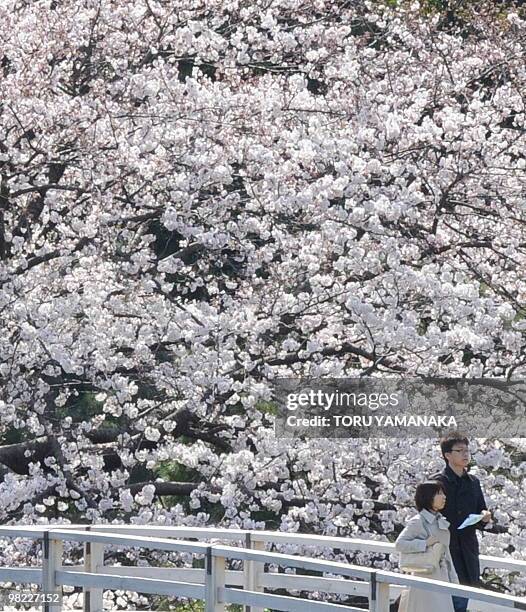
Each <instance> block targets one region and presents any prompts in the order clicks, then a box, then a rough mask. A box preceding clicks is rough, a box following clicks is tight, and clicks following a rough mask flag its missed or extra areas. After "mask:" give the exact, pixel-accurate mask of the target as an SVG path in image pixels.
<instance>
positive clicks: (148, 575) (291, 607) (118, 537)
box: [0, 525, 526, 612]
mask: <svg viewBox="0 0 526 612" xmlns="http://www.w3.org/2000/svg"><path fill="white" fill-rule="evenodd" d="M6 537H13V538H30V539H33V540H38V541H41V542H42V550H43V563H42V566H41V567H3V568H0V582H13V583H16V584H36V585H40V587H41V591H42V592H43V593H49V594H52V593H60V592H61V589H62V586H63V585H69V586H74V587H79V588H81V589H82V590H83V593H84V612H102V610H103V591H104V590H125V591H132V592H137V593H144V594H157V595H164V596H168V597H174V598H175V597H184V598H190V599H200V600H203V601H204V602H205V610H206V612H219V611H224V610H225V605H226V604H229V603H231V604H241V605H244V606H247V608H246V609H250V612H262V611H263V609H264V608H272V609H275V610H285V611H291V612H293V611H297V612H305V610H306V609H308V610H309V612H310V611H312V612H329V611H333V612H336V611H340V612H344V611H346V612H353V611H354V612H359V611H363V608H356V607H349V606H347V605H340V604H334V603H329V602H321V601H314V600H312V599H302V598H299V597H290V596H284V595H276V594H272V593H268V592H265V591H264V589H270V590H272V589H284V590H289V591H290V590H294V591H311V592H312V591H319V592H325V593H334V594H340V595H355V596H356V595H357V596H361V597H364V598H366V599H367V600H368V608H367V609H368V610H370V611H371V612H388V611H389V604H390V601H391V600H392V599H394V598H395V597H396V596H397V595H398V594H399V593H400V591H401V590H402V589H403V588H407V587H418V588H421V589H424V590H426V591H433V592H440V593H444V594H446V593H447V594H449V595H458V596H461V597H467V598H469V600H470V609H475V610H488V611H489V610H490V611H492V612H496V611H497V610H506V609H515V610H517V609H519V610H526V598H519V597H514V596H511V595H503V594H500V593H495V592H492V591H488V590H485V589H477V588H473V587H467V586H461V585H453V584H451V583H448V582H440V581H436V580H430V579H428V578H421V577H414V576H408V575H404V574H400V573H396V572H388V571H381V570H376V569H372V568H367V567H362V566H358V565H350V564H348V563H341V562H336V561H325V560H319V559H312V558H308V557H301V556H297V555H286V554H281V553H274V552H266V551H265V545H266V544H269V543H273V544H297V545H307V546H318V547H325V548H333V549H334V548H337V549H339V550H348V551H362V552H373V553H374V552H376V553H384V554H389V553H393V552H395V549H394V545H393V544H389V543H387V542H378V541H374V540H357V539H347V538H334V537H327V536H311V535H302V534H296V533H285V532H270V531H244V530H237V529H206V528H187V527H157V526H147V527H145V526H142V525H140V526H139V525H136V526H134V525H92V526H87V525H57V526H52V525H50V526H46V527H45V528H43V527H42V526H38V527H37V526H18V527H15V526H13V527H0V538H6ZM174 538H178V539H174ZM183 538H190V539H194V540H195V539H197V540H207V539H208V540H210V539H211V540H216V541H217V540H222V541H227V542H232V543H233V542H237V543H239V542H241V544H242V546H244V547H243V548H240V547H234V546H225V545H219V544H213V543H205V542H202V541H197V542H195V541H184V540H183ZM65 541H69V542H80V543H82V544H83V545H84V564H83V565H81V566H71V565H64V564H63V562H64V559H63V542H65ZM108 546H118V547H134V548H141V549H148V550H157V551H166V552H170V551H171V552H179V553H187V554H191V555H201V556H204V558H205V568H204V569H198V568H160V567H131V566H130V567H129V566H109V565H105V563H104V548H105V547H108ZM232 559H235V560H239V561H242V564H243V570H242V571H229V570H227V569H226V565H227V561H228V560H232ZM265 564H271V565H278V566H280V567H283V568H294V569H296V570H309V571H315V572H320V573H324V574H330V575H331V576H330V577H328V576H323V577H318V576H312V575H302V574H281V573H276V572H269V571H265ZM481 565H482V567H490V568H496V569H504V570H508V571H510V572H526V561H514V560H510V559H504V558H499V557H487V556H481ZM472 603H474V604H475V607H474V608H473V607H472V605H471V604H472ZM248 607H249V608H248ZM44 609H45V610H46V612H58V610H60V606H58V605H55V604H53V603H49V604H45V605H44Z"/></svg>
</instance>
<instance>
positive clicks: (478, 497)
mask: <svg viewBox="0 0 526 612" xmlns="http://www.w3.org/2000/svg"><path fill="white" fill-rule="evenodd" d="M440 450H441V451H442V457H443V458H444V461H445V462H446V468H445V469H444V470H443V471H442V472H439V473H438V474H435V475H433V476H432V477H431V479H432V480H438V481H440V482H441V483H442V484H443V486H444V489H445V492H446V497H447V499H446V505H445V506H444V508H443V510H441V513H442V515H443V516H445V517H446V519H447V520H448V521H449V530H450V532H451V540H450V544H449V549H450V551H451V557H452V558H453V564H454V566H455V570H456V572H457V575H458V579H459V581H460V584H465V585H472V586H480V563H479V544H478V540H477V535H476V532H475V529H476V528H478V529H484V527H485V526H486V525H487V524H488V523H489V521H490V520H491V512H488V509H487V506H486V502H485V500H484V495H483V493H482V488H481V486H480V482H479V480H478V478H476V477H475V476H472V475H471V474H469V473H468V471H467V467H468V464H469V462H470V453H469V440H468V439H467V438H466V437H464V436H462V435H460V434H459V433H452V434H450V435H448V436H446V437H445V438H443V439H442V440H441V441H440ZM469 514H483V515H484V516H483V518H482V520H481V521H479V522H478V523H477V524H476V525H473V526H471V527H464V529H461V530H460V531H459V530H458V527H459V525H461V524H462V523H463V521H464V519H465V518H467V516H468V515H469ZM467 603H468V600H467V599H465V598H464V597H453V605H454V607H455V612H466V608H467Z"/></svg>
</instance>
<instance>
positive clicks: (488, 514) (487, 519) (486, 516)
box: [480, 510, 491, 523]
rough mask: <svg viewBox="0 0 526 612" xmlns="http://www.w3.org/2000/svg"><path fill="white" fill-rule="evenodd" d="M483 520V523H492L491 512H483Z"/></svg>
mask: <svg viewBox="0 0 526 612" xmlns="http://www.w3.org/2000/svg"><path fill="white" fill-rule="evenodd" d="M482 514H483V516H482V518H481V519H480V520H481V521H482V522H483V523H489V522H490V521H491V512H490V511H489V510H483V511H482Z"/></svg>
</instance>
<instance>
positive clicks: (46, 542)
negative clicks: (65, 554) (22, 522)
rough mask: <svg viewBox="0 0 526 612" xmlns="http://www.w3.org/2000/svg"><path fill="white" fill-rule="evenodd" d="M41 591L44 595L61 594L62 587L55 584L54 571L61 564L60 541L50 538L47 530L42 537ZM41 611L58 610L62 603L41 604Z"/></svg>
mask: <svg viewBox="0 0 526 612" xmlns="http://www.w3.org/2000/svg"><path fill="white" fill-rule="evenodd" d="M42 553H43V554H42V593H43V594H44V595H49V594H51V595H52V594H54V593H58V594H60V595H62V589H61V587H60V586H58V585H57V582H56V578H55V572H56V571H57V570H58V569H60V568H61V566H62V542H61V541H60V540H52V539H51V538H50V537H49V531H44V537H43V539H42ZM42 610H43V612H60V611H61V610H62V605H60V604H55V603H53V602H51V603H49V602H44V603H43V604H42Z"/></svg>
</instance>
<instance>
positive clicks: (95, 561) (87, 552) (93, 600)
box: [82, 525, 104, 612]
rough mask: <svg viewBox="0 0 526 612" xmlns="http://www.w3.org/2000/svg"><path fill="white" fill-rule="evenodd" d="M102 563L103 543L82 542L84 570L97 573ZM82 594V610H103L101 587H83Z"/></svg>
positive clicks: (87, 611)
mask: <svg viewBox="0 0 526 612" xmlns="http://www.w3.org/2000/svg"><path fill="white" fill-rule="evenodd" d="M90 530H91V529H90V526H89V525H88V526H87V527H86V531H90ZM99 565H104V544H101V543H100V542H85V543H84V571H85V572H90V573H93V574H96V573H97V567H98V566H99ZM82 592H83V594H84V606H83V610H84V612H102V611H103V591H102V589H94V588H91V587H83V589H82Z"/></svg>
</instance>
